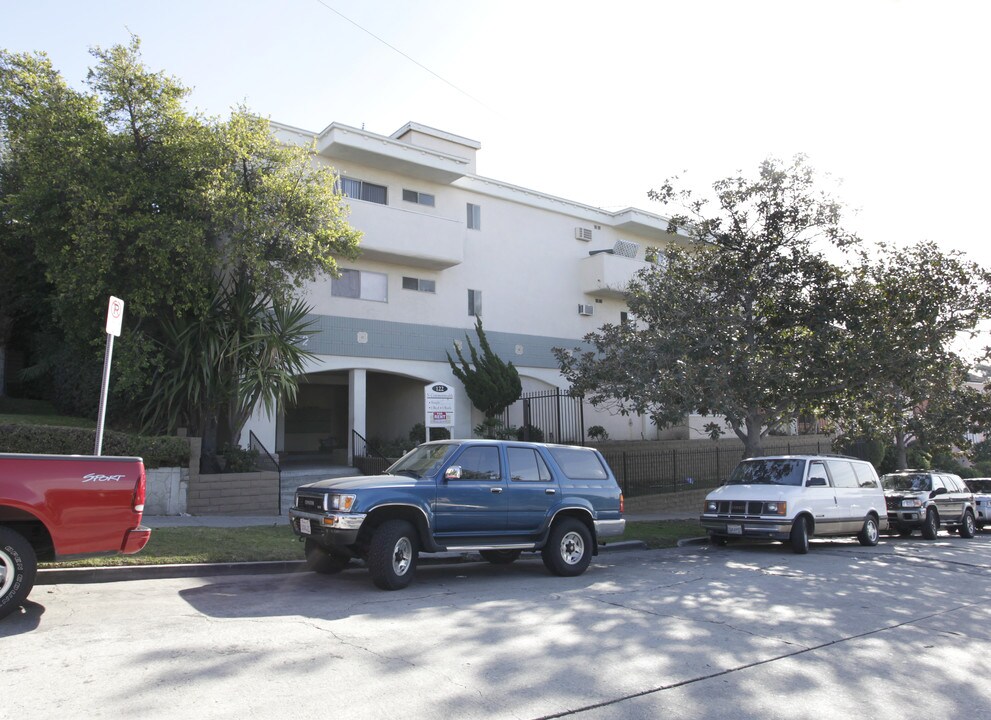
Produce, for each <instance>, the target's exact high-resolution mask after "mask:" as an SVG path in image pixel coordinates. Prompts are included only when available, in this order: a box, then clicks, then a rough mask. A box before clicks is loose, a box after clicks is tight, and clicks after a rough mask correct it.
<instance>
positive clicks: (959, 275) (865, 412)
mask: <svg viewBox="0 0 991 720" xmlns="http://www.w3.org/2000/svg"><path fill="white" fill-rule="evenodd" d="M989 280H991V275H989V273H988V272H987V271H986V270H984V269H982V268H981V267H979V266H978V265H977V264H975V263H973V262H970V261H968V260H966V259H965V258H964V257H963V256H962V255H961V254H960V253H956V252H943V251H941V250H940V249H939V248H938V247H937V246H936V244H935V243H933V242H931V241H924V242H920V243H917V244H915V245H912V246H909V247H905V248H896V247H889V246H884V245H881V246H878V247H876V248H874V249H872V250H871V251H870V252H866V251H864V252H861V253H860V258H859V262H858V264H857V265H856V266H855V267H854V268H853V269H852V271H851V275H850V281H849V289H848V291H847V293H846V297H845V301H844V302H845V304H846V308H847V309H846V312H845V315H846V325H845V327H846V330H847V334H846V336H845V339H844V343H843V345H844V357H845V358H846V359H847V364H848V365H849V366H850V370H849V372H850V373H851V376H852V377H851V381H850V382H849V383H848V385H847V387H848V390H849V391H848V392H846V393H845V394H844V395H843V396H841V398H840V402H839V403H838V406H837V407H838V415H839V417H840V419H841V422H842V425H843V426H844V427H845V428H846V429H847V432H849V433H851V434H856V433H860V434H862V435H867V436H874V437H882V438H886V439H893V441H894V444H895V449H896V455H897V457H896V462H897V464H898V467H899V468H905V467H906V465H907V462H908V458H907V448H908V446H909V444H910V443H912V442H913V441H919V442H921V443H923V444H924V445H925V446H926V449H927V450H928V451H929V452H930V453H935V452H942V451H946V450H948V449H950V448H952V447H954V446H957V447H959V446H961V445H963V444H964V443H965V440H964V438H965V435H966V433H968V432H971V431H974V430H976V429H977V427H976V425H977V423H978V420H979V418H980V417H981V415H982V414H986V407H985V403H986V399H985V398H983V397H982V395H981V394H980V393H979V392H978V391H976V390H974V389H972V388H970V387H968V386H967V385H966V380H967V369H968V365H969V359H968V358H965V357H963V356H962V355H961V354H960V351H959V350H957V349H955V348H956V346H957V343H958V341H959V340H960V339H961V338H966V337H971V338H972V337H973V336H974V335H975V334H976V332H977V329H978V326H979V324H980V323H981V321H982V320H984V319H986V318H988V317H989V316H991V295H989Z"/></svg>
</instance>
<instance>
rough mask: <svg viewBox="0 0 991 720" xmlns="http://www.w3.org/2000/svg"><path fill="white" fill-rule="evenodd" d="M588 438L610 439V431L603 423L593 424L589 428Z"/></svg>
mask: <svg viewBox="0 0 991 720" xmlns="http://www.w3.org/2000/svg"><path fill="white" fill-rule="evenodd" d="M587 435H588V439H589V440H608V439H609V433H608V432H606V429H605V428H604V427H602V426H601V425H593V426H592V427H590V428H589V429H588V433H587Z"/></svg>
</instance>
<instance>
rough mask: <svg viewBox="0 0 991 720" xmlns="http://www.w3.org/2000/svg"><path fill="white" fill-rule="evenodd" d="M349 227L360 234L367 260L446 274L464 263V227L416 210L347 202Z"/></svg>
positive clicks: (360, 201) (361, 202) (449, 220)
mask: <svg viewBox="0 0 991 720" xmlns="http://www.w3.org/2000/svg"><path fill="white" fill-rule="evenodd" d="M347 202H348V204H349V205H350V206H351V216H350V217H349V218H348V220H349V222H350V223H351V225H353V226H354V227H355V228H357V229H358V230H361V232H362V233H364V235H363V236H362V238H361V246H360V247H361V256H362V257H363V258H365V259H367V260H378V261H380V262H387V263H395V264H397V265H408V266H411V267H418V268H426V269H428V270H445V269H446V268H449V267H453V266H455V265H459V264H461V263H462V262H464V259H465V225H464V223H463V222H460V221H458V220H451V219H450V218H443V217H438V216H436V215H428V214H427V213H424V212H418V211H416V210H406V209H403V208H397V207H390V206H388V205H379V204H377V203H372V202H364V201H362V200H348V201H347Z"/></svg>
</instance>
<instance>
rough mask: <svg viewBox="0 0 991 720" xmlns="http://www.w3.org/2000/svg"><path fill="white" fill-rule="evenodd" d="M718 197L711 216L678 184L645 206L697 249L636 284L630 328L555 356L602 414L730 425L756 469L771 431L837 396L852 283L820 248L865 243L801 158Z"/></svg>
mask: <svg viewBox="0 0 991 720" xmlns="http://www.w3.org/2000/svg"><path fill="white" fill-rule="evenodd" d="M713 190H714V195H715V203H714V207H713V206H712V205H713V204H712V203H710V202H709V201H707V200H706V199H699V198H696V197H695V196H694V195H693V193H692V192H691V191H690V190H677V189H676V188H675V184H674V181H668V182H666V183H665V184H664V185H663V186H662V187H661V189H659V190H656V191H652V192H651V193H650V196H651V198H653V199H655V200H658V201H661V202H663V203H665V204H666V205H669V206H670V205H675V204H677V205H679V206H680V208H679V211H678V212H676V213H674V214H672V216H671V221H670V226H669V230H670V231H671V232H676V231H680V232H682V233H685V234H688V235H689V236H690V237H691V238H692V240H693V241H694V242H693V243H692V245H691V246H690V247H688V248H684V249H678V248H672V249H671V250H670V252H669V253H668V255H667V261H666V263H665V264H664V265H663V266H660V267H651V268H647V269H644V270H642V271H641V272H640V273H639V274H638V275H637V277H636V278H635V279H634V280H633V282H632V283H631V284H630V286H629V288H628V292H627V303H628V305H629V310H630V322H628V323H625V324H621V325H604V326H603V327H601V328H600V329H599V330H598V331H596V332H594V333H591V334H589V335H588V336H586V338H585V340H586V342H587V343H588V344H589V345H590V346H591V348H590V349H589V348H588V347H585V348H574V349H564V348H559V349H557V350H556V354H557V358H558V361H559V363H560V366H561V371H562V372H563V374H564V375H565V377H567V378H568V380H569V381H570V382H571V383H572V385H573V387H574V388H575V389H576V390H578V391H580V392H583V393H585V394H586V396H588V397H589V398H590V400H591V401H592V402H593V403H596V404H606V405H612V406H614V407H616V408H617V409H618V410H619V411H620V412H622V413H629V412H637V413H641V414H648V415H650V416H651V418H652V419H653V420H654V421H655V422H656V423H657V424H659V425H661V426H665V425H669V424H672V423H676V422H678V421H680V420H682V419H683V418H684V417H685V415H687V414H688V413H691V412H700V413H703V414H712V415H716V416H721V417H723V418H725V420H726V422H727V424H728V425H729V426H730V427H731V428H732V429H733V431H734V433H735V434H736V435H737V436H738V437H739V438H740V439H741V440H743V441H744V443H745V445H746V452H747V454H748V455H754V454H757V453H759V452H760V449H761V439H762V437H763V436H764V434H765V433H766V432H767V431H768V429H769V428H771V427H773V426H775V425H776V424H779V423H781V422H784V421H787V420H790V419H791V418H792V417H794V416H795V415H797V414H798V413H800V412H803V411H809V410H815V409H817V408H818V407H820V405H821V404H822V403H823V402H824V400H825V399H826V398H828V397H830V396H831V395H832V394H834V393H836V392H837V388H838V386H839V384H840V383H841V382H842V377H841V372H840V371H841V369H842V357H840V355H839V350H840V342H839V341H840V339H841V335H842V317H841V315H840V313H841V311H842V304H841V302H840V299H841V294H842V291H843V287H844V285H843V273H842V272H841V270H840V269H839V268H838V267H837V266H836V265H834V264H833V263H831V262H830V261H829V260H827V259H826V258H825V257H824V256H823V254H822V248H823V247H826V246H830V245H831V246H846V245H849V244H851V243H854V242H856V240H857V239H856V238H855V237H854V236H853V235H852V234H850V233H848V232H846V231H845V230H844V229H843V227H842V225H841V210H842V207H841V205H840V203H839V202H837V201H836V200H834V199H832V198H831V197H830V196H828V195H827V194H825V193H823V192H822V191H820V190H818V189H817V180H816V177H815V175H814V173H813V171H812V169H811V168H810V167H809V166H808V165H807V163H806V161H805V159H804V158H803V157H801V156H799V157H796V158H795V159H794V160H793V161H792V162H791V163H790V164H788V165H785V164H783V163H781V162H779V161H776V160H773V159H769V160H766V161H764V162H763V163H762V164H761V165H760V168H759V171H758V173H757V175H756V177H753V178H746V177H742V176H741V177H731V178H726V179H723V180H720V181H718V182H716V183H715V184H714V185H713Z"/></svg>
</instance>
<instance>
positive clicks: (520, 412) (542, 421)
mask: <svg viewBox="0 0 991 720" xmlns="http://www.w3.org/2000/svg"><path fill="white" fill-rule="evenodd" d="M503 424H504V425H505V426H506V427H510V426H518V427H519V428H520V439H521V440H532V441H534V442H559V443H570V444H574V445H584V444H585V409H584V405H583V403H582V397H581V396H580V395H572V394H571V393H570V392H568V391H562V390H560V389H556V390H539V391H536V392H530V393H523V395H522V396H520V399H519V400H517V401H516V402H515V403H513V404H512V405H510V406H509V407H508V408H506V412H505V413H503Z"/></svg>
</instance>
